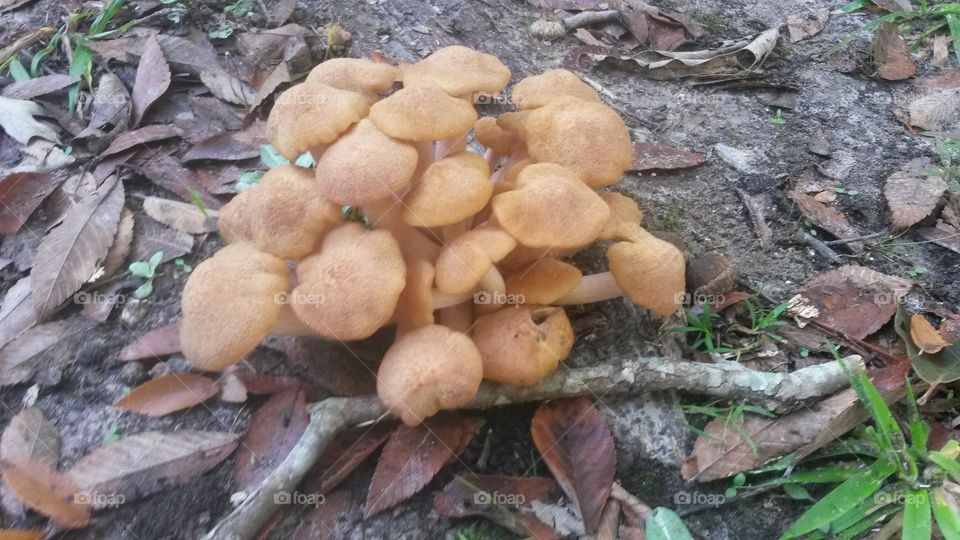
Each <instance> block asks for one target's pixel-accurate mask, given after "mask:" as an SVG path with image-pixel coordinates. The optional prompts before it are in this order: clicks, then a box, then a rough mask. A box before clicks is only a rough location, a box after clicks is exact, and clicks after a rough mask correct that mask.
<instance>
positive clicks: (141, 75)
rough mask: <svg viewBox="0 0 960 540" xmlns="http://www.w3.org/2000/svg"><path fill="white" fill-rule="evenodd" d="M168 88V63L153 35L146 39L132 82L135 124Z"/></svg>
mask: <svg viewBox="0 0 960 540" xmlns="http://www.w3.org/2000/svg"><path fill="white" fill-rule="evenodd" d="M168 88H170V65H169V64H167V60H166V58H164V57H163V49H161V48H160V43H159V42H157V39H156V38H155V37H150V38H148V39H147V41H146V43H145V44H144V46H143V56H141V57H140V63H139V64H138V65H137V78H136V80H135V81H134V83H133V94H132V96H131V99H132V100H133V122H132V123H131V125H132V126H137V125H139V124H140V121H141V120H142V119H143V115H144V114H146V112H147V109H149V108H150V106H151V105H153V104H154V103H155V102H156V101H157V100H158V99H160V97H162V96H163V94H164V93H165V92H166V91H167V89H168Z"/></svg>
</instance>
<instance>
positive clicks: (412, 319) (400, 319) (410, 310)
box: [393, 259, 436, 334]
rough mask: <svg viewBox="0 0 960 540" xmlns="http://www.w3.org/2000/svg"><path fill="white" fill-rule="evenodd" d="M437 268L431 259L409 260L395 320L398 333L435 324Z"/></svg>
mask: <svg viewBox="0 0 960 540" xmlns="http://www.w3.org/2000/svg"><path fill="white" fill-rule="evenodd" d="M434 276H436V270H434V268H433V265H432V264H430V262H429V261H425V260H423V259H414V260H411V261H408V262H407V277H406V279H407V284H406V286H405V287H404V288H403V292H401V293H400V299H399V300H398V301H397V309H396V311H394V317H393V318H394V320H395V321H396V323H397V334H405V333H407V332H409V331H411V330H414V329H417V328H420V327H423V326H429V325H431V324H433V322H434V320H433V310H434V298H433V279H434Z"/></svg>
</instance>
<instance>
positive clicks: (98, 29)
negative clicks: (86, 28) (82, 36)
mask: <svg viewBox="0 0 960 540" xmlns="http://www.w3.org/2000/svg"><path fill="white" fill-rule="evenodd" d="M126 3H127V0H110V1H109V2H107V4H106V5H104V6H103V9H101V10H100V13H98V14H97V18H96V19H94V20H93V23H92V24H91V25H90V34H100V33H102V32H103V31H104V30H106V29H107V26H108V25H109V24H110V21H112V20H113V18H114V17H116V16H117V13H119V12H120V9H121V8H123V5H124V4H126Z"/></svg>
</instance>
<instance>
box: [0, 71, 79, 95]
mask: <svg viewBox="0 0 960 540" xmlns="http://www.w3.org/2000/svg"><path fill="white" fill-rule="evenodd" d="M79 80H80V77H74V76H72V75H60V74H57V75H44V76H42V77H36V78H34V79H28V80H26V81H17V82H14V83H10V84H8V85H7V86H6V87H4V89H3V90H2V91H0V95H2V96H3V97H8V98H11V99H33V98H35V97H37V96H42V95H46V94H51V93H53V92H57V91H59V90H63V89H64V88H66V87H68V86H70V85H71V84H74V83H76V82H78V81H79Z"/></svg>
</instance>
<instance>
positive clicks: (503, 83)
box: [403, 45, 510, 97]
mask: <svg viewBox="0 0 960 540" xmlns="http://www.w3.org/2000/svg"><path fill="white" fill-rule="evenodd" d="M509 82H510V69H509V68H507V66H505V65H503V62H501V61H500V59H499V58H497V57H496V56H493V55H492V54H486V53H482V52H480V51H475V50H473V49H470V48H468V47H463V46H460V45H453V46H450V47H443V48H442V49H437V51H436V52H434V53H433V54H431V55H430V56H428V57H426V58H424V59H423V60H421V61H419V62H417V63H416V64H412V65H409V66H407V67H406V68H405V69H404V70H403V85H404V86H415V85H420V84H430V85H433V86H436V87H438V88H440V89H441V90H443V91H444V92H446V93H447V94H450V95H451V96H457V97H463V96H466V95H469V94H473V93H475V92H484V93H493V94H495V93H497V92H500V91H501V90H503V89H504V88H506V87H507V83H509Z"/></svg>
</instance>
